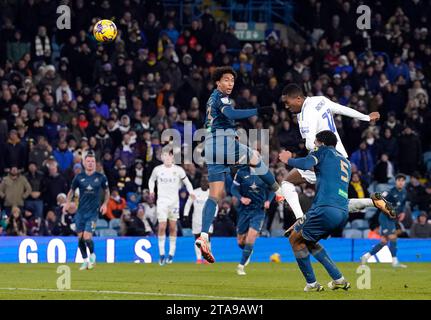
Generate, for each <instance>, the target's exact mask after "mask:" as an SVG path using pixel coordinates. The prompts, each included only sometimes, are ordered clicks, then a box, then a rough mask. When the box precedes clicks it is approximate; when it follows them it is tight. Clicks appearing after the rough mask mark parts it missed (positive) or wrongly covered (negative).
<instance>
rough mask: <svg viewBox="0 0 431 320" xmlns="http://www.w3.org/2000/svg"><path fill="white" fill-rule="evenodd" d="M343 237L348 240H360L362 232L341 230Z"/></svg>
mask: <svg viewBox="0 0 431 320" xmlns="http://www.w3.org/2000/svg"><path fill="white" fill-rule="evenodd" d="M343 237H344V238H348V239H361V238H362V231H361V230H357V229H348V230H343Z"/></svg>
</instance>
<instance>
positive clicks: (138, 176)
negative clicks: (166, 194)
mask: <svg viewBox="0 0 431 320" xmlns="http://www.w3.org/2000/svg"><path fill="white" fill-rule="evenodd" d="M135 172H136V177H135V184H136V185H137V186H141V185H142V180H143V179H142V178H143V176H144V168H142V169H135Z"/></svg>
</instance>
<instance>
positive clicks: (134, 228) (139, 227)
mask: <svg viewBox="0 0 431 320" xmlns="http://www.w3.org/2000/svg"><path fill="white" fill-rule="evenodd" d="M151 232H152V230H151V226H150V225H149V223H148V221H147V220H146V218H145V209H144V207H142V206H139V207H138V208H137V209H136V213H135V215H133V214H132V215H131V217H130V220H129V222H128V226H127V233H126V235H127V236H137V237H142V236H148V235H149V234H151Z"/></svg>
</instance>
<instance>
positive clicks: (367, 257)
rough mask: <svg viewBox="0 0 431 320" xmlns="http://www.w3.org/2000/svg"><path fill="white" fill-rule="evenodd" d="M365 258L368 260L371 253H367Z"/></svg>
mask: <svg viewBox="0 0 431 320" xmlns="http://www.w3.org/2000/svg"><path fill="white" fill-rule="evenodd" d="M363 257H364V258H366V259H367V260H368V259H369V258H370V257H371V253H369V252H367V253H366V254H364V255H363Z"/></svg>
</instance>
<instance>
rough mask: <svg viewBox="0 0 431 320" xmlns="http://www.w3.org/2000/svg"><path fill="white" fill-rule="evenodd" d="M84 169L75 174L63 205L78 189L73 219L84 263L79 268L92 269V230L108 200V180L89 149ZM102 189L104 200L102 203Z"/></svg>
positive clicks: (94, 256) (66, 206) (93, 254)
mask: <svg viewBox="0 0 431 320" xmlns="http://www.w3.org/2000/svg"><path fill="white" fill-rule="evenodd" d="M84 168H85V171H84V172H82V173H80V174H78V175H77V176H75V178H74V179H73V181H72V185H71V187H70V191H69V192H68V194H67V201H66V204H65V205H64V207H63V212H66V211H67V209H68V208H69V206H70V202H71V200H72V196H73V194H74V192H75V190H76V189H77V188H78V189H79V203H78V210H77V212H76V213H75V217H74V221H75V225H76V233H77V234H78V247H79V250H80V251H81V255H82V258H83V259H84V263H83V264H82V265H81V267H80V269H79V270H85V269H93V266H94V264H95V263H96V255H95V253H94V243H93V239H92V238H93V232H94V231H95V229H96V221H97V218H98V216H99V211H100V212H101V213H102V214H105V213H106V208H107V203H108V200H109V197H110V195H109V188H108V180H107V178H106V176H105V175H104V174H102V173H99V172H96V158H95V155H94V153H93V152H92V151H89V152H88V153H87V154H86V155H85V157H84ZM102 190H104V202H103V204H102V205H100V204H101V203H102ZM87 248H88V250H89V251H90V257H88V255H87Z"/></svg>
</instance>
